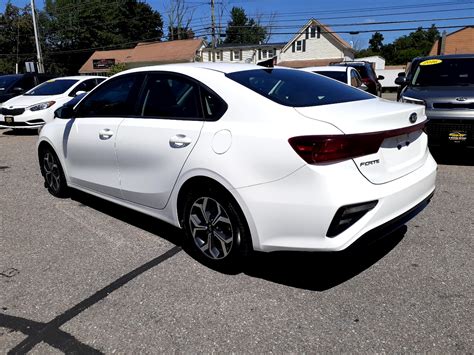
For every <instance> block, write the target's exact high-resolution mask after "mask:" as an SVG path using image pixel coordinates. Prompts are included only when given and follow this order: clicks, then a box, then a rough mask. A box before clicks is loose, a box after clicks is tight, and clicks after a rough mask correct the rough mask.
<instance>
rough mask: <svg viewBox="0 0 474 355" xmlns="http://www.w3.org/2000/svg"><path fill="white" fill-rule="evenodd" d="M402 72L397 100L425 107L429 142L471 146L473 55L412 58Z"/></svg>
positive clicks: (473, 128) (473, 127)
mask: <svg viewBox="0 0 474 355" xmlns="http://www.w3.org/2000/svg"><path fill="white" fill-rule="evenodd" d="M404 74H405V73H401V74H399V75H400V76H399V77H398V78H397V79H396V81H395V83H396V84H398V85H400V86H401V87H402V89H401V91H400V98H399V100H400V101H401V102H406V103H412V104H419V105H423V106H425V107H426V115H427V116H428V118H429V122H428V125H427V129H428V138H429V144H430V145H431V146H441V145H447V144H452V145H463V146H474V54H466V55H464V54H459V55H444V56H431V57H422V58H415V59H414V60H413V61H412V63H411V66H410V69H409V71H408V74H407V75H406V76H405V75H404Z"/></svg>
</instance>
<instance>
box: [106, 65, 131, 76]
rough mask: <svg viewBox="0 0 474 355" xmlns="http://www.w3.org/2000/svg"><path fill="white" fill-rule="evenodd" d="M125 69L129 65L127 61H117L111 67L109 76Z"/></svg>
mask: <svg viewBox="0 0 474 355" xmlns="http://www.w3.org/2000/svg"><path fill="white" fill-rule="evenodd" d="M125 69H127V65H126V64H125V63H117V64H114V65H112V66H111V67H110V70H109V73H108V74H109V76H112V75H115V74H117V73H120V72H121V71H124V70H125Z"/></svg>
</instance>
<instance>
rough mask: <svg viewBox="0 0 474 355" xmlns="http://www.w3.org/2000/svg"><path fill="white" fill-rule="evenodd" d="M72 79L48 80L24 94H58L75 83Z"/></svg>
mask: <svg viewBox="0 0 474 355" xmlns="http://www.w3.org/2000/svg"><path fill="white" fill-rule="evenodd" d="M77 81H78V80H74V79H61V80H54V79H53V80H48V81H47V82H45V83H43V84H41V85H38V86H37V87H35V88H33V89H32V90H30V91H28V92H27V93H26V94H25V95H28V96H43V95H59V94H62V93H64V92H65V91H66V90H68V89H69V88H70V87H71V86H73V85H74V84H75V83H77Z"/></svg>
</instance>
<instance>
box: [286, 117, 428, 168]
mask: <svg viewBox="0 0 474 355" xmlns="http://www.w3.org/2000/svg"><path fill="white" fill-rule="evenodd" d="M425 124H426V122H422V123H419V124H417V125H413V126H409V127H405V128H399V129H394V130H390V131H381V132H372V133H361V134H340V135H327V136H299V137H293V138H290V139H289V140H288V143H290V145H291V147H292V148H293V149H294V150H295V152H296V153H298V155H299V156H300V157H301V158H302V159H303V160H304V161H305V162H307V163H308V164H322V163H328V162H334V161H340V160H346V159H352V158H357V157H361V156H364V155H369V154H374V153H377V152H378V150H379V148H380V146H381V145H382V142H383V141H384V140H385V139H386V138H390V137H396V136H400V135H402V134H408V133H411V132H416V131H420V130H423V129H424V127H425Z"/></svg>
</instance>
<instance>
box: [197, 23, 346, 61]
mask: <svg viewBox="0 0 474 355" xmlns="http://www.w3.org/2000/svg"><path fill="white" fill-rule="evenodd" d="M273 57H276V62H277V63H276V64H277V65H281V66H287V67H293V68H303V67H310V66H318V65H328V64H329V63H330V62H341V61H343V60H353V59H354V50H353V49H352V48H351V46H350V45H349V43H347V42H346V41H344V40H343V39H342V38H341V37H339V35H338V34H337V33H334V32H333V31H332V30H331V29H330V28H329V27H328V26H325V25H323V24H321V23H320V22H318V21H316V20H315V19H311V20H309V21H308V22H307V23H306V24H305V25H304V26H303V27H301V29H300V30H299V31H298V33H296V35H295V36H294V37H293V38H292V39H291V40H290V41H289V42H287V43H268V44H255V45H239V44H220V45H218V46H217V47H216V48H211V47H207V48H205V49H203V51H202V59H203V61H204V62H236V63H254V64H258V63H259V62H261V61H265V60H268V59H270V58H273Z"/></svg>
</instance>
